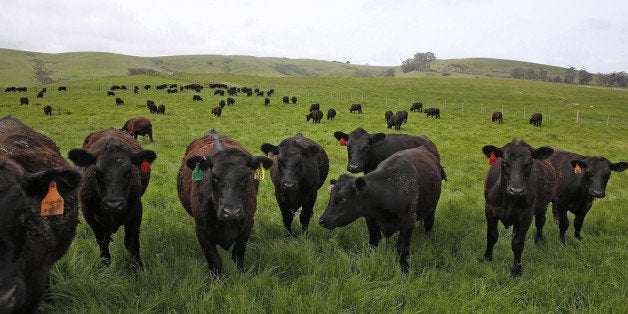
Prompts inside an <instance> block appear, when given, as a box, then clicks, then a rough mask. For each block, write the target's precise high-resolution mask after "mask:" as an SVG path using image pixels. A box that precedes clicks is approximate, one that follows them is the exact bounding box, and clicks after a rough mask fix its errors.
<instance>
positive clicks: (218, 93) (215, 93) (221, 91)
mask: <svg viewBox="0 0 628 314" xmlns="http://www.w3.org/2000/svg"><path fill="white" fill-rule="evenodd" d="M214 95H220V96H224V95H225V91H224V90H222V89H217V90H215V91H214Z"/></svg>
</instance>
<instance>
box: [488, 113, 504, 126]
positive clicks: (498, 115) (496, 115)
mask: <svg viewBox="0 0 628 314" xmlns="http://www.w3.org/2000/svg"><path fill="white" fill-rule="evenodd" d="M491 122H498V123H499V124H502V123H504V117H503V116H502V112H501V111H495V112H493V114H492V115H491Z"/></svg>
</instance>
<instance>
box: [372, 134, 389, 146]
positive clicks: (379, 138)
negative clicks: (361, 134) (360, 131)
mask: <svg viewBox="0 0 628 314" xmlns="http://www.w3.org/2000/svg"><path fill="white" fill-rule="evenodd" d="M384 138H386V134H384V133H375V134H373V135H371V140H370V142H371V144H376V143H378V142H381V141H383V140H384Z"/></svg>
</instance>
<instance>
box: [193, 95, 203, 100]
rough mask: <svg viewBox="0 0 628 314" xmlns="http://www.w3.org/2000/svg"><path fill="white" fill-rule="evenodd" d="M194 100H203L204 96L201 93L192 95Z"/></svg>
mask: <svg viewBox="0 0 628 314" xmlns="http://www.w3.org/2000/svg"><path fill="white" fill-rule="evenodd" d="M192 101H203V98H201V96H199V95H192Z"/></svg>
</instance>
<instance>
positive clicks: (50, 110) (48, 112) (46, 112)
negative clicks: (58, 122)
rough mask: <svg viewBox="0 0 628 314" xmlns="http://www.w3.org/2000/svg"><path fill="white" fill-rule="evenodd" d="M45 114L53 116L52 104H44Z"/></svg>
mask: <svg viewBox="0 0 628 314" xmlns="http://www.w3.org/2000/svg"><path fill="white" fill-rule="evenodd" d="M44 114H45V115H47V116H51V115H52V106H50V105H45V106H44Z"/></svg>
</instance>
